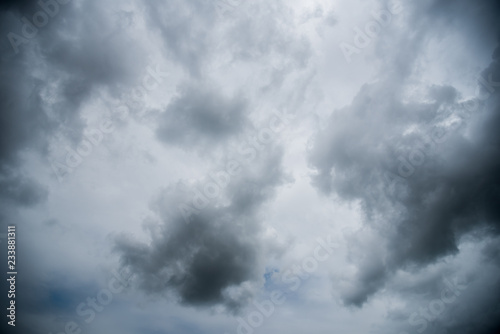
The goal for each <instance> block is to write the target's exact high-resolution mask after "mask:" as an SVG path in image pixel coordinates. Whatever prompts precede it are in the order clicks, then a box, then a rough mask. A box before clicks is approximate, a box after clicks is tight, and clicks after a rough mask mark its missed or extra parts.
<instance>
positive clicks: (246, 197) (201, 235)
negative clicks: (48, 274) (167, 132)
mask: <svg viewBox="0 0 500 334" xmlns="http://www.w3.org/2000/svg"><path fill="white" fill-rule="evenodd" d="M281 157H282V150H281V149H280V148H273V149H271V150H270V151H269V152H268V153H266V154H265V155H264V156H263V157H261V158H260V159H261V161H259V162H258V163H257V164H256V165H254V166H253V167H252V168H251V169H246V168H245V169H244V170H243V171H242V172H241V173H242V174H241V175H238V176H237V177H236V178H234V179H232V180H231V181H230V183H229V184H228V185H227V188H226V189H225V190H224V191H223V193H222V194H221V195H220V198H218V197H217V198H215V199H214V200H212V202H211V203H209V204H208V205H207V206H206V207H205V208H203V209H202V210H201V211H200V210H196V209H194V208H193V209H194V211H193V215H192V217H190V219H189V222H188V221H186V219H185V217H184V216H183V215H182V212H181V211H180V210H179V208H180V207H181V206H182V205H186V204H188V203H190V202H191V198H195V197H196V196H197V194H198V195H199V194H200V190H199V189H203V186H204V185H205V184H206V183H207V182H209V180H205V182H200V183H198V184H196V185H193V186H192V187H191V188H190V189H189V190H188V189H187V188H186V186H185V185H184V186H183V187H180V188H179V187H170V188H168V189H165V190H164V191H162V193H161V194H160V195H159V196H158V199H157V200H156V201H155V202H154V203H153V205H152V208H153V209H154V210H155V212H156V213H157V214H158V216H159V219H160V221H161V223H160V224H158V225H156V224H152V225H151V224H150V225H148V224H146V226H149V231H150V233H151V239H152V240H151V243H150V244H145V243H139V242H136V241H134V240H132V239H130V237H127V236H121V237H119V238H118V239H117V244H116V250H117V252H118V253H119V254H120V255H121V262H122V264H123V265H124V266H125V267H129V268H130V269H131V270H132V272H133V273H135V274H136V275H137V280H138V286H139V287H140V288H141V289H142V290H144V291H145V292H147V293H149V294H157V293H158V294H164V295H169V294H168V293H169V292H173V296H174V298H176V299H179V300H180V302H181V303H184V304H186V305H194V306H213V305H218V304H220V305H224V306H225V307H226V308H227V309H228V311H230V312H238V311H239V310H240V308H241V307H244V306H246V304H247V303H248V302H249V300H250V299H251V297H252V295H253V293H254V291H253V288H254V287H253V286H252V284H254V283H255V282H259V278H260V277H262V274H263V273H264V268H263V267H262V264H261V260H262V258H261V257H262V255H263V254H262V250H263V249H264V244H263V242H262V240H261V233H262V230H261V221H260V219H261V216H260V211H261V209H262V206H263V205H264V203H265V202H266V201H268V200H269V198H270V197H271V196H272V195H273V194H274V192H275V188H276V187H277V186H279V185H280V184H282V183H283V182H284V181H286V180H287V178H286V177H285V175H284V174H283V171H282V170H281ZM180 189H181V190H180ZM202 196H203V195H202ZM226 201H227V202H226ZM220 202H224V204H221V203H220ZM188 205H189V204H188ZM170 295H172V294H170Z"/></svg>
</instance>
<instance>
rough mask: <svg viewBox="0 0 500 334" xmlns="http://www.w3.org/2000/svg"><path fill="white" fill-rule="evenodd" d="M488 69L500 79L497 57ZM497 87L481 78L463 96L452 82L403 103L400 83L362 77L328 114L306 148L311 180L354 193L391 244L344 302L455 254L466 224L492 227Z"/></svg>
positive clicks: (358, 301)
mask: <svg viewBox="0 0 500 334" xmlns="http://www.w3.org/2000/svg"><path fill="white" fill-rule="evenodd" d="M490 75H491V78H492V80H493V81H494V82H496V81H500V72H499V66H498V63H497V61H496V60H495V61H493V63H492V64H491V66H490V67H489V68H488V69H487V70H485V71H484V72H483V73H482V76H483V77H485V78H489V77H490ZM478 84H479V83H478ZM495 89H496V90H495V92H494V93H493V94H491V93H490V92H487V91H486V88H485V87H482V88H480V90H478V91H481V94H480V95H479V96H478V97H476V98H475V99H473V100H469V101H466V103H461V101H460V94H459V93H458V92H457V91H456V90H455V89H454V88H453V87H446V86H431V87H429V88H428V92H427V96H426V99H427V100H428V101H429V102H425V103H423V102H402V99H401V94H402V89H401V88H399V87H395V86H394V83H390V82H385V81H384V82H380V83H377V84H372V85H365V86H364V87H363V88H362V89H361V91H360V92H359V93H358V95H357V96H356V97H355V99H354V101H353V103H352V105H351V106H349V107H346V108H344V109H342V110H338V111H335V112H334V113H332V115H331V117H330V120H329V122H328V125H327V126H326V128H325V129H324V130H323V131H321V132H320V133H319V134H318V135H317V136H316V137H315V140H314V145H313V147H312V149H311V150H310V163H311V166H312V167H313V168H314V170H315V175H314V176H313V184H314V185H315V186H316V187H317V188H318V189H319V190H321V191H322V192H323V193H325V194H336V196H338V197H340V198H342V199H345V200H349V201H359V202H360V204H361V206H362V207H363V208H364V210H365V213H366V219H367V223H368V224H370V225H371V226H373V227H374V228H375V229H376V230H377V231H378V233H380V235H383V237H384V238H385V239H386V241H387V244H386V247H387V249H388V250H390V251H387V252H386V255H385V256H386V257H385V260H384V261H383V262H380V261H378V264H377V261H370V263H369V265H368V263H364V264H363V263H361V264H360V265H359V268H360V273H359V274H358V276H357V287H356V288H355V290H354V291H352V292H349V293H347V294H345V295H344V302H346V303H347V304H354V305H357V306H361V305H362V304H363V303H364V302H365V301H366V300H367V298H368V297H369V296H370V295H372V294H374V293H375V292H376V291H378V290H379V289H380V288H381V287H382V286H383V285H384V283H385V280H386V277H388V275H389V274H390V273H393V272H394V271H395V270H396V269H398V268H404V267H405V266H408V265H410V264H419V265H425V264H428V263H431V262H434V261H435V260H436V259H438V258H440V257H442V256H444V255H448V254H454V253H457V252H458V248H457V244H458V242H459V239H460V237H461V236H462V235H464V234H466V233H468V232H471V231H474V230H476V229H478V228H484V227H488V228H489V231H490V233H493V234H495V235H496V234H498V232H499V224H500V210H499V209H498V205H497V203H499V200H500V198H499V193H498V189H499V187H500V183H499V181H500V178H499V176H500V173H499V172H500V160H499V158H498V154H497V151H498V143H499V139H500V138H499V137H498V131H497V130H496V129H498V125H499V116H498V110H499V105H500V104H499V100H498V97H499V92H498V89H497V88H495ZM488 95H491V96H489V97H488V98H487V99H486V97H487V96H488ZM480 100H485V102H484V103H483V102H481V101H480ZM471 106H475V108H473V109H472V110H471V111H469V110H468V109H471V108H472V107H471Z"/></svg>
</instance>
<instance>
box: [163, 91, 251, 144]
mask: <svg viewBox="0 0 500 334" xmlns="http://www.w3.org/2000/svg"><path fill="white" fill-rule="evenodd" d="M247 123H248V120H247V118H246V102H245V101H244V99H243V98H240V97H233V98H226V97H223V96H220V93H218V92H216V91H214V90H213V89H209V88H207V87H203V86H200V85H187V86H185V87H183V88H181V91H180V92H179V96H177V97H176V98H175V99H174V100H173V101H172V102H171V103H170V104H169V105H168V107H167V108H166V110H165V111H164V112H163V113H162V114H161V115H160V116H159V125H158V129H157V136H158V138H159V139H160V140H162V141H164V142H166V143H170V144H175V145H180V146H186V147H193V146H199V145H200V144H202V143H205V145H208V146H209V145H216V144H217V143H218V142H220V141H224V140H225V139H228V138H229V137H231V136H234V135H236V134H238V133H241V132H242V131H243V130H244V129H245V127H246V126H247Z"/></svg>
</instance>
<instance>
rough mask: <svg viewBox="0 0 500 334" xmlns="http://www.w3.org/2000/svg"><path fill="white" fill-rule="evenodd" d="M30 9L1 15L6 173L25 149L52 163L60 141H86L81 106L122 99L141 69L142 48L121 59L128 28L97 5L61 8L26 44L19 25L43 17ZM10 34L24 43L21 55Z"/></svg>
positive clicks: (1, 155) (0, 151) (1, 146)
mask: <svg viewBox="0 0 500 334" xmlns="http://www.w3.org/2000/svg"><path fill="white" fill-rule="evenodd" d="M30 3H31V4H32V5H33V4H34V3H35V2H30ZM28 4H29V2H22V3H19V4H18V5H15V6H14V5H13V6H9V8H10V10H9V11H5V12H1V13H0V17H1V19H0V20H1V21H2V24H1V26H0V30H1V31H0V35H1V36H2V59H1V63H0V73H1V78H2V80H1V82H0V97H1V98H0V110H1V114H0V121H1V126H2V131H1V134H0V164H2V166H7V167H5V168H12V167H13V166H16V165H17V163H18V162H19V161H18V153H19V152H20V151H22V150H25V149H30V150H33V151H35V152H39V153H41V154H42V155H46V154H47V151H48V145H49V141H50V140H51V139H52V138H53V137H54V136H55V135H56V134H59V133H61V134H62V135H63V136H65V137H66V138H68V139H69V140H71V141H73V142H78V141H80V140H81V138H82V133H83V130H84V128H85V126H86V124H85V121H84V120H83V119H82V118H81V116H80V109H81V107H82V105H83V104H84V103H85V102H86V101H88V100H89V98H91V97H92V94H93V93H95V92H96V90H97V89H109V91H110V92H111V93H112V94H113V93H114V94H115V95H116V94H118V93H117V89H119V88H120V87H122V86H123V85H124V84H125V85H126V84H127V83H129V82H131V81H132V80H133V79H132V78H135V77H136V75H137V74H138V73H140V72H139V71H140V68H141V65H142V61H141V60H138V59H140V58H138V57H137V56H138V55H140V51H138V50H139V49H140V48H134V50H128V51H127V52H126V53H124V52H123V50H125V49H129V47H128V45H129V43H130V40H129V39H128V38H127V37H124V36H125V35H124V33H123V32H124V31H123V30H126V27H124V25H123V24H122V21H123V20H122V19H121V18H120V17H119V16H116V17H115V16H113V17H111V19H110V17H108V16H107V14H106V13H104V12H103V11H102V9H101V8H97V6H98V5H97V3H96V2H93V1H91V2H85V3H84V4H82V7H80V8H76V7H74V6H73V5H72V3H71V2H69V3H68V4H64V5H62V4H59V5H58V8H59V9H58V11H57V14H55V15H54V16H53V17H50V19H49V21H48V23H46V24H45V25H43V26H41V27H38V29H37V30H36V34H34V36H31V37H30V38H24V37H26V36H24V35H23V25H24V24H25V23H23V22H22V21H21V17H26V18H28V21H29V20H31V19H32V15H33V13H35V12H37V11H42V9H41V7H40V6H39V5H38V4H37V5H36V6H35V7H34V8H32V7H33V6H31V7H30V8H28V7H29V6H28ZM11 7H12V8H11ZM16 8H17V9H18V8H23V11H22V12H19V11H18V10H17V9H16ZM81 11H83V12H85V13H90V14H89V15H82V13H81ZM46 16H47V15H46ZM9 33H15V34H18V35H19V36H21V37H23V36H24V37H23V38H24V40H25V42H23V43H22V44H20V45H18V46H17V48H18V51H19V52H18V53H15V52H14V48H13V47H12V45H11V44H10V42H9V39H8V38H7V36H8V34H9ZM69 36H71V37H69Z"/></svg>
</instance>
